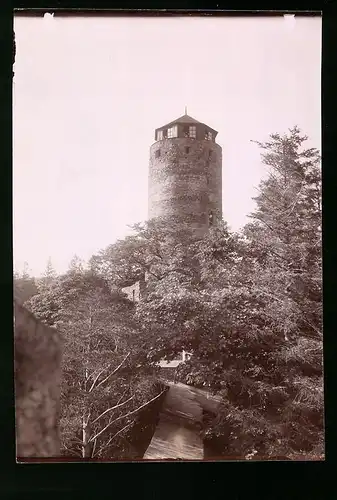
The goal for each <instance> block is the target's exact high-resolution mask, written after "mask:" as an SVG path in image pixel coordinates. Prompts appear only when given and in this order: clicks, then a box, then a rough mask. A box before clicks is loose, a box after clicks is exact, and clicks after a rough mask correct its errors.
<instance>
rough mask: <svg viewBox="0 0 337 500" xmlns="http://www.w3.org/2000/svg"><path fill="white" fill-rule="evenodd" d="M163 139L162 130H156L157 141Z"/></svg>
mask: <svg viewBox="0 0 337 500" xmlns="http://www.w3.org/2000/svg"><path fill="white" fill-rule="evenodd" d="M162 140H163V131H162V130H158V132H157V141H162Z"/></svg>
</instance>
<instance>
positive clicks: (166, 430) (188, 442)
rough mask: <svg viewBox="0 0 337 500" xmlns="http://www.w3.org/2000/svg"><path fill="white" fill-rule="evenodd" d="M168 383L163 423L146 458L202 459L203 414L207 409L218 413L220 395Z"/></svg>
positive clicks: (162, 416)
mask: <svg viewBox="0 0 337 500" xmlns="http://www.w3.org/2000/svg"><path fill="white" fill-rule="evenodd" d="M166 385H167V386H168V391H167V393H166V396H165V398H164V401H163V405H162V408H161V411H160V414H159V422H158V425H157V427H156V430H155V432H154V435H153V437H152V440H151V442H150V445H149V447H148V449H147V450H146V452H145V455H144V459H145V460H163V459H182V460H202V459H203V458H204V446H203V441H202V438H201V437H200V431H201V430H202V428H203V414H204V412H205V411H207V412H211V413H215V412H216V410H217V408H218V406H219V404H220V398H219V397H216V396H213V395H211V394H210V393H208V392H207V391H204V390H200V389H196V388H194V387H191V386H188V385H185V384H181V383H173V382H166Z"/></svg>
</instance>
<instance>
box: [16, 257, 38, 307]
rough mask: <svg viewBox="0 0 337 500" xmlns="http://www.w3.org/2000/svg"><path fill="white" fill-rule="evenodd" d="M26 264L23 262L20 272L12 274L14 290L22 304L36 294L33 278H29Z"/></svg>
mask: <svg viewBox="0 0 337 500" xmlns="http://www.w3.org/2000/svg"><path fill="white" fill-rule="evenodd" d="M30 272H31V271H30V269H29V265H28V262H24V264H23V269H22V271H21V272H18V271H16V272H14V280H13V282H14V283H13V284H14V288H15V290H16V292H17V294H18V295H19V296H20V297H21V300H22V302H25V301H26V300H28V299H30V297H33V296H34V295H35V294H36V293H37V291H38V290H37V286H36V282H35V278H34V277H33V276H31V274H30Z"/></svg>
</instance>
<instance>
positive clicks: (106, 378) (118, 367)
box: [95, 351, 131, 389]
mask: <svg viewBox="0 0 337 500" xmlns="http://www.w3.org/2000/svg"><path fill="white" fill-rule="evenodd" d="M130 354H131V351H130V352H129V353H128V354H127V355H126V356H125V358H124V359H123V361H122V362H121V363H120V364H119V365H118V366H117V368H116V369H115V370H114V371H113V372H111V373H110V375H108V376H107V377H105V379H103V380H102V381H101V382H100V383H99V384H97V385H96V387H95V389H97V388H98V387H99V386H101V385H102V384H104V383H105V382H106V381H107V380H109V378H111V377H112V376H113V375H114V374H115V373H116V372H117V371H118V370H119V369H120V367H121V366H122V365H123V364H124V362H125V361H126V360H127V358H128V357H129V356H130Z"/></svg>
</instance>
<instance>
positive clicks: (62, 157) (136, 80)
mask: <svg viewBox="0 0 337 500" xmlns="http://www.w3.org/2000/svg"><path fill="white" fill-rule="evenodd" d="M15 34H16V43H17V55H16V62H15V68H14V69H15V78H14V98H13V99H14V111H13V117H14V152H13V155H14V169H13V170H14V173H13V175H14V178H13V186H14V187H13V189H14V191H13V200H14V264H15V267H16V268H18V269H21V268H22V265H23V262H24V261H27V262H28V264H29V267H30V269H31V271H32V273H33V274H35V275H38V274H40V273H42V272H43V270H44V269H45V266H46V262H47V260H48V257H51V259H52V262H53V264H54V267H55V268H56V269H57V270H58V271H63V270H65V269H66V268H67V266H68V263H69V261H70V260H71V258H72V256H73V255H74V254H77V255H79V256H80V257H82V258H84V259H88V258H89V257H90V256H91V255H92V253H94V252H96V251H97V250H99V249H101V248H104V247H105V246H107V245H108V244H110V243H112V242H114V241H115V240H116V239H117V238H120V237H123V236H124V235H125V234H126V233H127V225H128V224H132V223H134V222H137V221H140V220H144V219H146V216H147V173H148V172H147V171H148V160H149V147H150V145H151V144H152V143H153V142H154V130H155V128H157V127H160V126H162V125H165V124H166V123H168V122H170V121H172V120H174V119H175V118H178V117H179V116H181V115H183V114H184V108H185V105H186V106H187V107H188V114H189V115H191V116H192V117H194V118H196V119H197V120H199V121H201V122H204V123H206V124H208V125H210V126H211V127H212V128H214V129H216V130H218V132H219V134H218V137H217V142H218V143H219V144H220V145H221V146H222V148H223V212H224V214H223V215H224V219H225V220H227V221H228V223H229V225H230V226H231V228H232V229H234V230H236V229H238V228H240V227H241V226H242V225H244V224H245V222H247V218H246V217H247V214H249V213H250V212H251V211H252V209H253V208H254V203H253V201H252V200H251V198H252V196H254V194H255V192H256V191H255V187H256V186H257V185H258V183H259V181H260V179H261V176H262V175H263V172H264V169H263V167H262V165H261V162H260V156H259V151H258V148H257V146H256V145H255V144H253V143H251V142H250V140H251V139H254V140H255V139H256V140H261V141H263V140H264V139H267V137H268V135H269V134H270V133H272V132H280V133H283V132H286V131H287V129H288V128H291V127H292V126H294V125H295V124H297V125H299V126H300V128H301V129H302V130H303V131H304V132H305V133H306V134H307V135H308V136H309V137H310V144H309V142H308V146H309V145H310V146H313V147H317V148H319V149H320V145H321V106H320V101H321V93H320V88H321V19H320V18H296V20H295V21H294V22H291V21H290V22H287V21H285V20H284V19H283V18H282V17H277V18H233V17H230V18H205V17H202V18H198V17H193V18H107V17H104V18H99V17H93V18H90V17H87V18H80V17H78V18H74V17H71V18H63V19H62V18H52V17H51V16H47V17H45V18H23V17H17V18H16V19H15Z"/></svg>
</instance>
